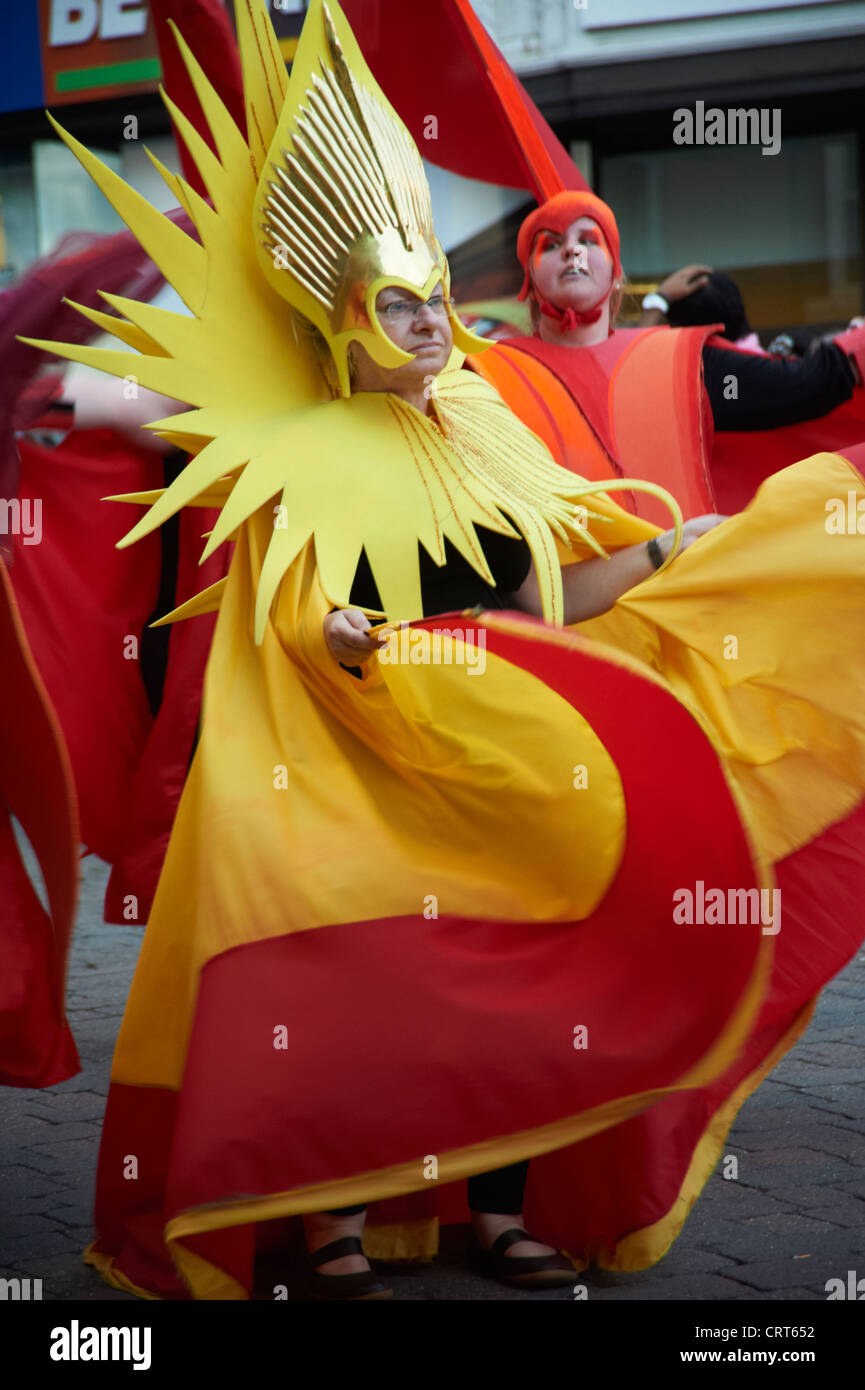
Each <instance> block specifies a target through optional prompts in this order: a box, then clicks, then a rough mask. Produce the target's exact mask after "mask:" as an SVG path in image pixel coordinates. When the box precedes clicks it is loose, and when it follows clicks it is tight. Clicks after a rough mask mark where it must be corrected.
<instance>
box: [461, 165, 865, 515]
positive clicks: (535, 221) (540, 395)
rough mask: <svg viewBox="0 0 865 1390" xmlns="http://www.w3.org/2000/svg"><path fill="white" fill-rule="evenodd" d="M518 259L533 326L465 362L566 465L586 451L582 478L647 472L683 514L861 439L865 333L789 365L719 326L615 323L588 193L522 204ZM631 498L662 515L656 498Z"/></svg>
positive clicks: (614, 286) (741, 500) (610, 252)
mask: <svg viewBox="0 0 865 1390" xmlns="http://www.w3.org/2000/svg"><path fill="white" fill-rule="evenodd" d="M517 256H518V258H519V261H520V264H521V265H522V267H523V270H524V279H523V286H522V289H521V291H520V299H526V298H528V300H529V304H530V308H531V313H532V325H533V329H534V332H533V335H532V336H530V337H521V338H509V339H505V340H504V341H503V342H502V343H500V344H497V345H496V347H495V348H494V349H493V350H492V351H490V352H487V353H485V354H483V356H482V357H480V356H478V357H475V358H473V359H472V365H473V366H474V368H475V370H476V371H478V372H480V374H481V375H483V376H485V377H486V379H487V380H488V381H491V382H493V384H494V385H495V386H496V387H497V389H498V390H499V391H501V393H502V395H503V396H504V397H505V399H506V400H507V401H508V403H509V405H510V406H511V407H512V409H514V410H515V411H516V412H517V414H519V415H520V417H521V418H522V419H523V420H524V422H525V423H526V424H528V425H529V427H530V428H531V429H533V430H535V432H536V433H538V434H540V436H541V438H543V439H544V441H545V442H546V443H547V445H548V446H549V448H550V449H551V451H552V453H553V454H554V456H555V457H556V458H558V459H559V461H560V462H562V463H564V464H565V465H566V466H570V467H572V468H575V469H576V470H577V471H579V472H581V473H583V474H585V473H586V464H585V458H586V455H587V454H588V455H590V456H591V458H592V465H591V469H590V473H589V475H590V476H591V477H595V478H604V477H616V476H621V475H622V474H623V473H625V474H629V475H633V476H638V477H645V478H651V479H653V480H654V481H656V482H659V483H662V484H663V485H664V486H665V487H667V488H669V489H670V490H671V491H672V492H673V493H674V495H675V496H676V497H677V498H678V500H679V502H680V503H681V505H682V507H683V510H684V512H685V515H686V516H687V515H696V514H698V513H699V512H704V511H709V510H712V509H714V508H717V509H718V510H720V511H724V512H731V511H736V510H738V509H739V508H740V507H742V506H744V505H745V503H746V502H747V501H748V500H749V499H750V497H751V496H752V495H753V492H754V490H755V488H756V486H757V485H758V483H759V482H760V481H761V480H762V479H763V478H764V477H766V476H768V475H769V474H770V473H772V472H775V471H776V470H777V469H778V468H781V467H784V466H786V465H787V464H790V463H793V462H795V461H796V460H797V459H800V458H804V457H806V456H807V455H808V454H809V453H811V452H813V451H814V450H815V449H816V448H827V447H846V446H854V445H856V444H858V443H860V442H861V441H863V440H865V391H863V390H862V389H861V385H862V379H863V369H865V329H861V328H859V329H853V330H851V331H849V332H847V333H844V334H842V335H840V336H839V337H838V338H836V339H835V341H834V342H832V343H825V344H823V345H821V347H820V348H819V350H818V351H817V352H815V353H814V354H812V355H810V356H809V357H807V358H805V359H803V360H801V361H798V362H785V361H779V360H775V359H770V358H765V357H757V356H754V355H753V354H749V353H746V352H742V351H739V350H737V349H736V348H735V347H734V346H733V345H732V344H731V343H727V342H725V341H724V339H723V338H721V337H718V336H717V331H716V330H717V329H718V328H719V327H721V328H722V327H723V325H718V324H714V325H713V324H708V325H703V326H701V327H695V328H679V329H669V328H667V327H666V326H650V327H643V328H631V329H623V328H615V326H614V325H615V318H616V314H617V312H618V308H619V304H620V301H621V297H622V288H623V272H622V262H621V251H620V246H619V232H618V227H617V226H616V220H615V217H614V215H613V212H612V209H611V208H610V207H608V206H607V204H606V203H604V202H603V201H602V200H601V199H600V198H598V197H596V196H595V195H594V194H592V193H589V192H585V191H567V192H562V193H558V194H556V195H555V196H554V197H552V198H550V199H548V200H547V201H546V202H545V203H543V204H542V205H541V206H540V207H538V208H536V209H535V211H534V212H532V213H530V214H529V216H528V217H527V218H526V219H525V221H524V222H523V224H522V226H521V227H520V231H519V236H518V239H517ZM704 386H705V389H704ZM846 402H849V404H845V403H846ZM829 412H831V413H829ZM803 422H811V423H803ZM630 505H631V506H633V507H634V508H635V510H636V511H637V513H638V514H639V515H645V516H647V517H650V518H651V519H652V520H660V519H661V517H660V513H659V512H658V510H657V505H656V504H655V503H654V502H653V501H652V499H646V498H643V499H631V502H630Z"/></svg>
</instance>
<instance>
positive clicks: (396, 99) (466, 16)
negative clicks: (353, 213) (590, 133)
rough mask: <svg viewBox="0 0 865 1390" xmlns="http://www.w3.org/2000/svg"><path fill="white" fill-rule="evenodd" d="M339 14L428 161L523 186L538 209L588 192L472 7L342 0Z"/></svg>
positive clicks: (456, 1) (431, 1)
mask: <svg viewBox="0 0 865 1390" xmlns="http://www.w3.org/2000/svg"><path fill="white" fill-rule="evenodd" d="M342 8H343V10H344V11H345V15H346V18H347V19H348V22H349V24H350V25H351V26H352V28H353V29H354V33H355V37H356V38H357V41H358V43H359V44H360V47H361V49H362V51H363V55H364V57H365V58H366V61H367V62H368V63H369V66H370V68H371V70H372V72H373V75H374V77H375V79H376V81H377V82H378V83H379V85H380V86H381V88H382V90H383V91H384V93H385V95H386V96H387V98H388V100H389V101H390V102H392V103H393V105H394V106H395V107H396V110H397V111H398V112H399V114H400V116H401V117H402V119H403V120H404V121H405V123H406V125H407V126H408V128H409V130H410V131H411V133H412V135H413V136H414V138H415V140H416V141H417V144H418V146H419V148H420V151H421V153H422V154H423V155H424V157H425V158H427V159H429V161H430V163H432V164H438V165H439V166H440V167H441V168H443V169H449V170H451V172H452V173H455V174H461V175H462V176H463V177H464V178H469V179H483V180H484V181H485V182H487V183H497V184H502V185H504V186H505V187H506V188H524V189H526V191H527V192H529V193H532V194H534V196H535V197H536V198H537V199H538V201H539V202H544V201H545V200H546V199H547V198H550V197H552V195H553V194H554V193H560V192H561V191H562V190H563V189H566V188H574V189H587V188H588V184H587V183H586V181H585V179H584V178H583V176H582V174H581V173H580V171H579V169H578V168H577V166H576V165H575V164H574V162H573V160H572V159H571V157H570V155H569V154H568V153H567V151H566V150H565V148H564V146H563V145H562V143H561V141H560V140H559V139H558V137H557V136H556V135H555V134H554V133H553V131H552V130H551V129H550V127H549V126H548V125H547V122H546V121H545V120H544V118H543V116H542V115H541V113H540V111H539V110H538V108H537V107H536V106H535V104H534V102H533V101H532V99H531V97H530V96H529V95H528V93H527V92H526V91H525V89H524V88H523V86H522V84H521V82H520V81H519V79H518V78H517V76H516V74H515V73H514V72H513V70H512V69H511V67H510V65H509V64H508V63H507V62H506V60H505V59H504V58H503V56H502V54H501V53H500V52H499V49H498V48H497V47H496V45H495V44H494V43H493V41H492V39H491V38H490V36H489V34H488V33H487V31H486V30H485V29H484V26H483V25H482V24H481V22H480V20H479V19H478V18H477V15H476V14H475V13H474V11H473V10H472V7H471V5H470V4H469V0H426V3H425V4H424V5H423V6H417V5H407V4H406V3H405V0H342ZM467 137H470V138H467Z"/></svg>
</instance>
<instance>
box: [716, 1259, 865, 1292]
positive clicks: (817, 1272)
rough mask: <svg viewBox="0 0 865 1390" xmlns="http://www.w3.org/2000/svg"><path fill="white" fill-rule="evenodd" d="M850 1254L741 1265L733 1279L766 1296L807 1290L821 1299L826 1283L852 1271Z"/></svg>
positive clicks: (762, 1261) (764, 1261) (758, 1261)
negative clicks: (787, 1290)
mask: <svg viewBox="0 0 865 1390" xmlns="http://www.w3.org/2000/svg"><path fill="white" fill-rule="evenodd" d="M849 1260H850V1253H849V1252H848V1254H847V1255H846V1256H845V1255H843V1254H840V1255H837V1256H835V1255H833V1256H828V1255H824V1256H821V1257H820V1258H819V1259H815V1258H814V1257H813V1256H812V1257H811V1258H810V1259H808V1260H791V1259H786V1260H755V1261H754V1263H753V1264H747V1265H743V1266H742V1267H741V1269H740V1270H739V1273H738V1275H737V1278H738V1279H739V1281H740V1282H741V1283H743V1284H749V1285H753V1287H754V1288H755V1289H760V1290H765V1292H766V1293H770V1292H772V1291H775V1292H777V1291H778V1290H780V1289H798V1288H801V1289H803V1290H804V1289H810V1290H811V1293H812V1294H815V1295H816V1297H818V1298H822V1299H825V1297H826V1283H827V1281H828V1280H829V1279H846V1277H847V1270H848V1269H850V1268H853V1267H854V1266H851V1264H850V1263H849Z"/></svg>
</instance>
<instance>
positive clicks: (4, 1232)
mask: <svg viewBox="0 0 865 1390" xmlns="http://www.w3.org/2000/svg"><path fill="white" fill-rule="evenodd" d="M56 1230H57V1222H56V1221H55V1220H54V1218H53V1217H52V1216H45V1215H41V1214H34V1213H30V1214H28V1215H26V1216H21V1215H19V1214H18V1213H16V1212H14V1211H0V1251H2V1250H3V1249H4V1248H5V1247H6V1246H7V1245H8V1242H9V1241H10V1240H16V1239H17V1238H18V1237H19V1236H26V1235H29V1234H30V1233H31V1232H32V1233H33V1234H34V1235H38V1234H39V1233H40V1232H46V1233H47V1232H50V1231H56Z"/></svg>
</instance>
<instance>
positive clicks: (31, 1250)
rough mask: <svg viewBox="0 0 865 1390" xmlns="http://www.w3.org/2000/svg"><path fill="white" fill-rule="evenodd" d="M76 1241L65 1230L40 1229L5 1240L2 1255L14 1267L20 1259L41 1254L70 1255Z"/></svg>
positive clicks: (32, 1257) (0, 1254)
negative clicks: (34, 1232)
mask: <svg viewBox="0 0 865 1390" xmlns="http://www.w3.org/2000/svg"><path fill="white" fill-rule="evenodd" d="M75 1247H76V1242H75V1241H74V1240H72V1239H71V1238H70V1236H69V1234H68V1233H67V1232H65V1231H62V1230H59V1229H55V1230H53V1231H50V1232H49V1231H38V1232H37V1233H36V1234H35V1235H34V1234H33V1233H31V1234H30V1235H26V1236H16V1237H15V1238H14V1239H13V1240H4V1242H3V1246H2V1251H0V1256H2V1258H3V1259H4V1260H6V1261H7V1263H8V1264H10V1265H11V1266H12V1267H13V1268H14V1267H15V1265H16V1261H17V1260H18V1259H22V1260H23V1259H30V1260H32V1259H34V1258H36V1257H38V1256H39V1255H68V1254H70V1253H72V1252H73V1251H74V1250H75Z"/></svg>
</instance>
